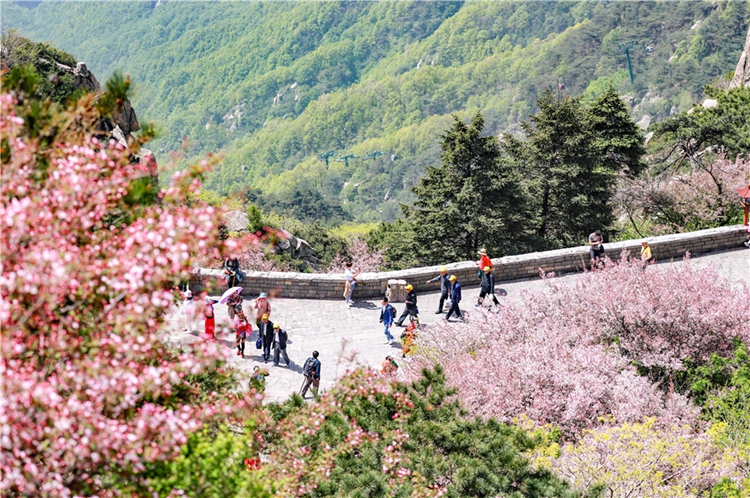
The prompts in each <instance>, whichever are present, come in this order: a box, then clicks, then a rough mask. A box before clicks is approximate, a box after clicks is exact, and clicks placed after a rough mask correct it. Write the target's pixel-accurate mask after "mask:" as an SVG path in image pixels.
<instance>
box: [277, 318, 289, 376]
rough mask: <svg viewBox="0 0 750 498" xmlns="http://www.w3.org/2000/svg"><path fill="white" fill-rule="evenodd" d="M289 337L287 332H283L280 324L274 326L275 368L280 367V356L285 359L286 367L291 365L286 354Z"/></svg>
mask: <svg viewBox="0 0 750 498" xmlns="http://www.w3.org/2000/svg"><path fill="white" fill-rule="evenodd" d="M288 338H289V336H288V335H287V333H286V330H282V329H281V327H279V324H278V323H274V324H273V366H275V367H278V366H279V356H283V357H284V361H285V362H286V366H289V364H290V363H291V362H290V361H289V356H288V355H287V354H286V341H287V339H288Z"/></svg>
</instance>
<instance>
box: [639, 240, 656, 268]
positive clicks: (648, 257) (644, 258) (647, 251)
mask: <svg viewBox="0 0 750 498" xmlns="http://www.w3.org/2000/svg"><path fill="white" fill-rule="evenodd" d="M655 261H656V259H655V258H654V256H653V255H652V254H651V246H650V245H648V242H646V241H645V240H644V241H643V242H641V271H645V270H646V266H647V265H650V264H653V263H654V262H655Z"/></svg>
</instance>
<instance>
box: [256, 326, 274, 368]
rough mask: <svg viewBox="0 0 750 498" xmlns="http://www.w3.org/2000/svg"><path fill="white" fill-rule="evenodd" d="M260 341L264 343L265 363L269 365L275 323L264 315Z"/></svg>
mask: <svg viewBox="0 0 750 498" xmlns="http://www.w3.org/2000/svg"><path fill="white" fill-rule="evenodd" d="M259 333H260V339H261V341H262V342H263V361H264V362H266V363H268V358H269V357H270V356H271V345H273V322H272V321H270V320H269V319H268V315H263V316H262V317H261V322H260V331H259Z"/></svg>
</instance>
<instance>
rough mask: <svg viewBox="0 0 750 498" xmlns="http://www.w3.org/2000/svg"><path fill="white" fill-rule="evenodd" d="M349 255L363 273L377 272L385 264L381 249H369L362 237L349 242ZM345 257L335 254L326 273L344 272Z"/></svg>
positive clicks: (354, 264) (356, 267)
mask: <svg viewBox="0 0 750 498" xmlns="http://www.w3.org/2000/svg"><path fill="white" fill-rule="evenodd" d="M349 256H350V258H351V261H352V263H353V266H354V268H355V269H359V270H360V271H362V272H363V273H368V272H377V271H380V269H381V268H382V267H383V266H384V265H385V259H384V257H383V251H382V250H374V249H370V247H369V246H368V245H367V242H365V241H364V240H362V239H359V238H357V239H354V240H352V241H351V243H350V244H349ZM346 261H347V260H346V258H344V257H342V256H341V255H340V254H336V256H335V257H334V258H333V260H332V261H331V263H330V264H329V265H328V268H327V269H326V273H329V274H330V273H344V270H345V268H346V267H345V266H344V265H345V263H346Z"/></svg>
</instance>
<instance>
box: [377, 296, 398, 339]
mask: <svg viewBox="0 0 750 498" xmlns="http://www.w3.org/2000/svg"><path fill="white" fill-rule="evenodd" d="M395 317H396V310H394V309H393V306H391V304H390V303H389V302H388V298H387V297H384V298H383V307H382V308H380V323H382V324H383V325H384V326H385V330H384V332H385V338H386V340H388V344H393V336H392V335H391V332H390V330H389V329H390V328H391V325H393V319H394V318H395Z"/></svg>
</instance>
